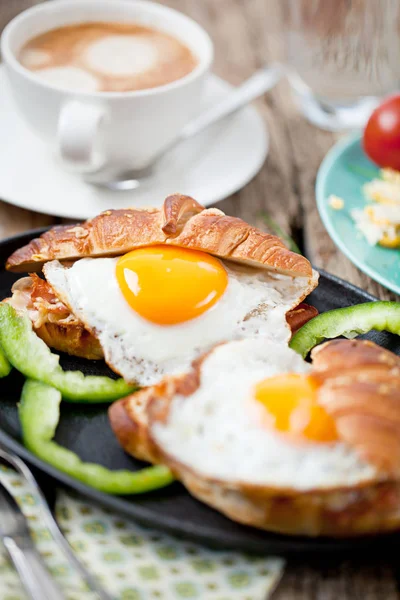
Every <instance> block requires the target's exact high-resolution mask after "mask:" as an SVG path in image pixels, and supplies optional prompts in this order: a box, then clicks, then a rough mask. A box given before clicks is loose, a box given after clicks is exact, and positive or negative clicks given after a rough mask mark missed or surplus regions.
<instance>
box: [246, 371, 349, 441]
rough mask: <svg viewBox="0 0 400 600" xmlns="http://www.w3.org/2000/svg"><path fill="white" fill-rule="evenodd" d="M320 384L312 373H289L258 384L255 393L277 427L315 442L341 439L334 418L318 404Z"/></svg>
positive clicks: (284, 431)
mask: <svg viewBox="0 0 400 600" xmlns="http://www.w3.org/2000/svg"><path fill="white" fill-rule="evenodd" d="M317 389H318V385H317V383H316V382H315V380H313V379H312V377H310V376H309V375H302V374H299V373H289V374H282V375H276V376H275V377H269V378H267V379H264V380H263V381H260V382H259V383H257V384H256V386H255V390H254V395H255V398H256V400H258V401H259V402H261V403H262V404H263V406H264V408H265V410H266V416H267V419H266V420H267V423H268V425H269V426H271V427H273V428H274V429H276V430H278V431H280V432H282V433H286V434H291V435H292V436H295V437H298V438H305V439H307V440H310V441H313V442H332V441H335V440H337V439H338V436H337V431H336V426H335V422H334V420H333V418H332V417H331V416H330V415H329V414H328V413H327V412H326V410H325V409H324V407H323V406H321V405H320V404H318V398H317Z"/></svg>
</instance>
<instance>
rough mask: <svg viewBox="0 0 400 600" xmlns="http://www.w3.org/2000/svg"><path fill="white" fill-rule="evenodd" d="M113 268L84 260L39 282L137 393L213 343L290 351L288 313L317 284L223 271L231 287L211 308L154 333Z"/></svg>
mask: <svg viewBox="0 0 400 600" xmlns="http://www.w3.org/2000/svg"><path fill="white" fill-rule="evenodd" d="M117 260H118V259H116V258H95V259H92V258H85V259H81V260H79V261H77V262H76V263H75V264H74V265H73V266H72V267H71V268H65V267H63V266H62V265H61V264H60V263H59V262H58V261H52V262H49V263H47V264H46V265H45V267H44V274H45V277H46V279H47V281H48V282H49V283H50V285H51V286H52V287H53V289H54V291H55V292H56V294H57V296H58V297H59V298H60V299H61V300H63V302H65V303H66V304H67V306H68V307H69V308H70V309H71V311H72V312H73V313H74V314H75V315H76V316H77V317H78V318H79V319H80V320H81V321H82V322H83V323H84V324H85V326H86V327H87V328H88V329H89V330H90V331H92V332H93V333H94V334H95V335H96V336H97V338H98V340H99V342H100V344H101V346H102V348H103V352H104V356H105V360H106V362H107V363H108V364H109V365H110V366H111V368H113V370H114V371H116V372H117V373H119V374H121V375H122V376H123V377H124V378H125V379H126V380H127V381H130V382H137V383H138V384H139V385H151V384H153V383H156V382H157V381H159V380H160V378H161V377H162V376H163V375H166V374H175V373H179V372H184V371H186V370H187V369H188V368H189V367H190V364H191V362H192V361H193V359H194V358H196V356H198V355H199V354H200V353H202V352H204V351H205V350H207V349H209V348H211V347H212V346H213V345H215V344H216V343H218V342H222V341H228V340H233V339H241V338H248V337H257V336H260V337H262V338H263V339H265V340H275V341H279V342H281V343H282V344H285V343H287V342H288V341H289V339H290V335H291V331H290V328H289V326H288V324H287V322H286V313H287V312H288V310H290V309H291V308H294V307H295V306H297V305H298V304H299V302H301V300H302V299H303V298H304V297H305V296H306V295H307V294H308V293H309V292H310V291H311V290H312V289H313V288H314V287H315V286H316V283H317V279H318V275H317V274H316V273H315V274H314V276H313V278H312V279H311V280H309V279H308V278H305V277H304V278H303V277H297V278H292V277H288V276H285V275H273V274H271V273H268V272H267V271H266V270H258V269H254V268H251V267H243V266H239V265H234V264H229V265H228V264H227V263H224V266H225V268H226V270H227V273H228V285H227V288H226V291H225V293H224V294H223V296H222V297H221V298H220V300H219V301H218V302H217V303H216V304H215V305H214V306H213V307H212V308H210V309H209V310H208V311H207V312H205V313H203V314H202V315H200V316H198V317H196V318H195V319H192V320H190V321H186V322H183V323H179V324H176V325H157V324H154V323H151V322H150V321H147V320H146V319H144V318H142V317H141V316H140V315H139V314H138V313H136V312H135V311H134V310H133V309H132V308H131V307H130V305H129V304H128V303H127V301H126V300H125V298H124V296H123V294H122V292H121V290H120V288H119V285H118V282H117V279H116V275H115V269H116V262H117ZM154 294H157V289H154Z"/></svg>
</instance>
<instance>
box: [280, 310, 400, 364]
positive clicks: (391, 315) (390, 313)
mask: <svg viewBox="0 0 400 600" xmlns="http://www.w3.org/2000/svg"><path fill="white" fill-rule="evenodd" d="M372 329H376V330H377V331H389V332H390V333H396V334H397V335H400V302H378V301H377V302H365V303H364V304H357V305H355V306H349V307H348V308H337V309H335V310H330V311H328V312H326V313H322V314H320V315H318V316H316V317H314V318H313V319H311V320H310V321H308V322H307V323H306V324H305V325H303V327H301V328H300V329H299V330H298V331H297V333H295V334H294V336H293V337H292V339H291V342H290V347H291V348H292V349H293V350H295V351H296V352H298V353H299V354H301V356H302V357H303V358H305V357H306V356H307V354H308V353H309V352H310V350H311V349H312V348H314V346H316V345H317V344H319V343H320V342H322V341H323V340H325V339H332V338H336V337H338V336H340V335H343V336H344V337H347V338H354V337H356V336H357V335H360V334H362V333H368V331H371V330H372Z"/></svg>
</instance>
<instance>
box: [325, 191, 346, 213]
mask: <svg viewBox="0 0 400 600" xmlns="http://www.w3.org/2000/svg"><path fill="white" fill-rule="evenodd" d="M328 203H329V206H330V207H331V208H333V209H334V210H342V209H343V208H344V200H343V198H339V196H335V194H331V195H330V196H329V198H328Z"/></svg>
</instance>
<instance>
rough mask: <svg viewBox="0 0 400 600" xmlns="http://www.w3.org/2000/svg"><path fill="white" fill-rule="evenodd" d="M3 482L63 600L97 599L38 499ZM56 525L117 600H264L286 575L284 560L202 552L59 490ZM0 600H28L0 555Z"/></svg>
mask: <svg viewBox="0 0 400 600" xmlns="http://www.w3.org/2000/svg"><path fill="white" fill-rule="evenodd" d="M0 480H1V482H2V483H4V484H5V485H6V487H7V488H8V490H9V491H10V492H11V493H12V494H13V496H14V497H15V498H16V500H17V501H18V503H19V504H20V506H21V507H22V509H23V511H24V513H25V515H26V516H27V517H28V519H29V523H30V525H31V530H32V535H33V538H34V540H35V542H36V543H37V547H38V550H39V552H40V553H41V555H42V556H43V558H44V560H45V562H46V565H47V567H48V568H49V570H50V571H51V573H52V574H53V576H54V578H55V579H56V580H57V582H58V583H59V585H60V587H61V588H62V590H63V591H64V593H65V595H66V598H67V600H95V599H96V595H95V594H93V593H91V592H90V591H89V590H88V589H87V588H86V586H85V584H84V583H83V582H82V581H81V580H80V578H79V577H78V576H77V575H76V573H75V572H74V571H72V570H71V568H70V566H69V564H68V562H67V561H66V560H65V558H64V556H63V554H62V552H61V551H60V550H59V549H58V547H57V545H56V544H55V543H54V542H53V540H52V537H51V535H50V533H49V531H48V530H47V529H46V528H45V527H44V526H43V522H42V519H41V509H40V503H39V500H38V498H36V496H35V495H34V494H33V493H32V490H31V489H30V488H29V484H27V483H25V481H24V480H23V479H22V478H21V477H20V476H19V475H17V474H16V473H15V472H14V471H11V470H9V469H5V468H3V467H0ZM56 515H57V520H58V523H59V525H60V526H61V529H62V530H63V532H64V534H65V535H66V537H67V539H68V541H69V542H70V544H71V546H72V548H73V549H74V551H75V552H76V554H77V556H78V557H79V558H80V560H81V561H82V562H83V563H84V564H85V565H86V566H87V567H88V569H90V570H91V571H92V572H93V573H95V574H96V575H97V576H98V577H99V579H100V581H101V582H102V584H103V586H104V587H105V588H106V589H107V590H108V591H109V593H111V594H112V595H113V596H114V597H115V598H116V600H117V599H118V600H148V599H149V600H153V599H154V600H157V599H161V600H164V599H165V600H170V599H171V600H175V599H176V600H186V599H192V598H193V599H196V598H201V599H204V600H239V599H240V600H265V598H267V597H268V596H269V594H270V593H271V591H272V590H273V589H274V588H275V586H276V584H277V582H278V581H279V578H280V576H281V574H282V571H283V566H284V563H283V560H281V559H279V558H261V557H254V556H246V555H244V554H241V553H238V552H223V551H216V550H210V549H207V548H204V547H202V546H199V545H198V544H195V543H192V542H186V541H182V540H177V539H175V538H173V537H172V536H170V535H167V534H164V533H160V532H157V531H154V530H150V529H145V528H143V527H141V526H139V525H137V524H136V523H133V522H131V521H127V520H124V519H122V518H121V517H119V516H118V515H117V514H115V513H113V512H112V511H109V510H105V509H102V508H100V507H99V506H98V505H95V504H89V503H88V501H87V500H85V499H84V498H83V497H80V496H77V495H75V494H73V493H71V492H66V491H64V490H63V491H59V493H58V499H57V507H56ZM0 598H1V600H26V596H25V595H24V592H23V590H22V588H21V585H20V583H19V579H18V577H17V575H16V573H15V571H14V569H13V567H12V565H11V564H10V563H9V562H8V560H7V558H6V556H5V554H4V552H3V553H0Z"/></svg>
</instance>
